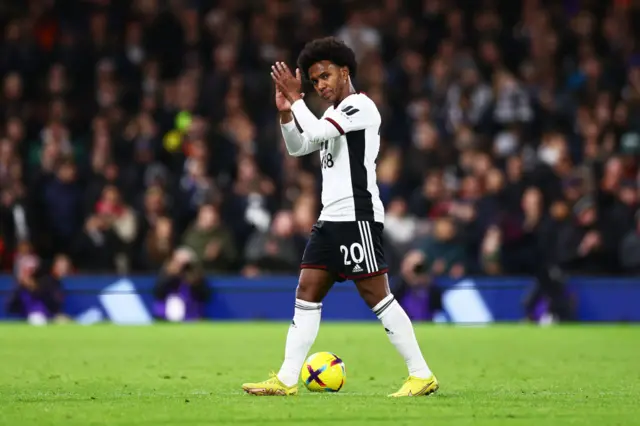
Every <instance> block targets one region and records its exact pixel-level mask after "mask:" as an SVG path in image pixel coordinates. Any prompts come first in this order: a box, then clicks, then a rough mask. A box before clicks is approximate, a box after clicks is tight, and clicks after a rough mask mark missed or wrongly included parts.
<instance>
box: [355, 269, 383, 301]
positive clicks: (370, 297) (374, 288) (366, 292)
mask: <svg viewBox="0 0 640 426" xmlns="http://www.w3.org/2000/svg"><path fill="white" fill-rule="evenodd" d="M356 288H357V289H358V293H360V297H361V298H362V300H364V302H365V303H366V304H367V306H369V307H370V308H373V307H374V306H376V305H377V304H378V303H380V301H381V300H382V299H384V298H385V297H387V296H388V295H389V285H388V283H387V279H386V277H385V276H384V275H378V276H376V277H371V278H365V279H363V280H360V281H357V282H356Z"/></svg>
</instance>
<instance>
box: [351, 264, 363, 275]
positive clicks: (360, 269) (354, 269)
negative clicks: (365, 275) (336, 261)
mask: <svg viewBox="0 0 640 426" xmlns="http://www.w3.org/2000/svg"><path fill="white" fill-rule="evenodd" d="M351 272H354V273H355V272H362V268H361V267H360V265H358V264H357V263H356V266H354V267H353V271H351Z"/></svg>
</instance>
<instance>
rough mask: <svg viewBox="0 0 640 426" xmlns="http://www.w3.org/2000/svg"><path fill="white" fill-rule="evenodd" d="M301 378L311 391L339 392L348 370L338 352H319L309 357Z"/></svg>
mask: <svg viewBox="0 0 640 426" xmlns="http://www.w3.org/2000/svg"><path fill="white" fill-rule="evenodd" d="M300 378H301V379H302V382H303V383H304V385H305V386H306V387H307V389H309V390H310V391H311V392H338V391H339V390H340V389H342V386H344V382H345V381H346V380H347V372H346V370H345V367H344V362H342V360H341V359H340V358H339V357H338V356H337V355H336V354H333V353H331V352H318V353H315V354H313V355H311V356H310V357H309V358H307V360H306V361H305V363H304V365H303V366H302V371H301V372H300Z"/></svg>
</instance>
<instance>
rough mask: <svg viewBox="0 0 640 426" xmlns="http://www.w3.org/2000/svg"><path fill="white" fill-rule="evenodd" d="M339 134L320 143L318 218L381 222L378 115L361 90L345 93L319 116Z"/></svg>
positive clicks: (382, 220)
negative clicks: (320, 203)
mask: <svg viewBox="0 0 640 426" xmlns="http://www.w3.org/2000/svg"><path fill="white" fill-rule="evenodd" d="M322 119H324V120H327V121H329V122H330V123H331V124H333V125H334V126H335V127H336V129H338V131H339V132H340V136H338V137H336V138H333V139H331V140H327V141H325V142H323V143H322V147H321V149H320V160H321V164H322V212H321V213H320V218H319V220H325V221H333V222H346V221H375V222H380V223H384V207H383V205H382V201H381V200H380V192H379V190H378V184H377V180H376V159H377V157H378V152H379V151H380V124H381V118H380V113H379V112H378V108H377V107H376V105H375V103H374V102H373V101H372V100H371V99H370V98H369V97H367V96H366V95H365V94H362V93H354V94H352V95H349V96H347V97H346V98H345V99H343V100H342V102H341V103H340V104H338V105H337V106H331V107H329V108H328V109H327V110H326V111H325V113H324V114H323V116H322Z"/></svg>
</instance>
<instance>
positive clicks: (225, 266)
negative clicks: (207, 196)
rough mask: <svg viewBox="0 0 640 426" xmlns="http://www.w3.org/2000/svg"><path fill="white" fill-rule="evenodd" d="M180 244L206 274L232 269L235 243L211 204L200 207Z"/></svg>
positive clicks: (235, 255) (235, 253)
mask: <svg viewBox="0 0 640 426" xmlns="http://www.w3.org/2000/svg"><path fill="white" fill-rule="evenodd" d="M182 244H183V246H185V247H188V248H190V249H191V250H192V251H193V254H194V255H195V259H196V261H197V262H198V263H199V264H200V265H202V267H203V268H204V270H205V271H207V272H225V271H230V270H231V269H232V268H233V267H234V262H235V261H236V257H237V250H236V246H235V242H234V241H233V236H232V234H231V232H230V231H229V229H228V228H227V227H226V226H225V224H223V223H222V221H221V219H220V212H219V211H218V208H217V207H216V206H214V205H213V204H204V205H202V206H200V209H199V211H198V216H197V218H196V221H195V223H193V224H192V225H191V226H190V227H189V228H188V229H187V231H186V232H185V234H184V236H183V237H182Z"/></svg>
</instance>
